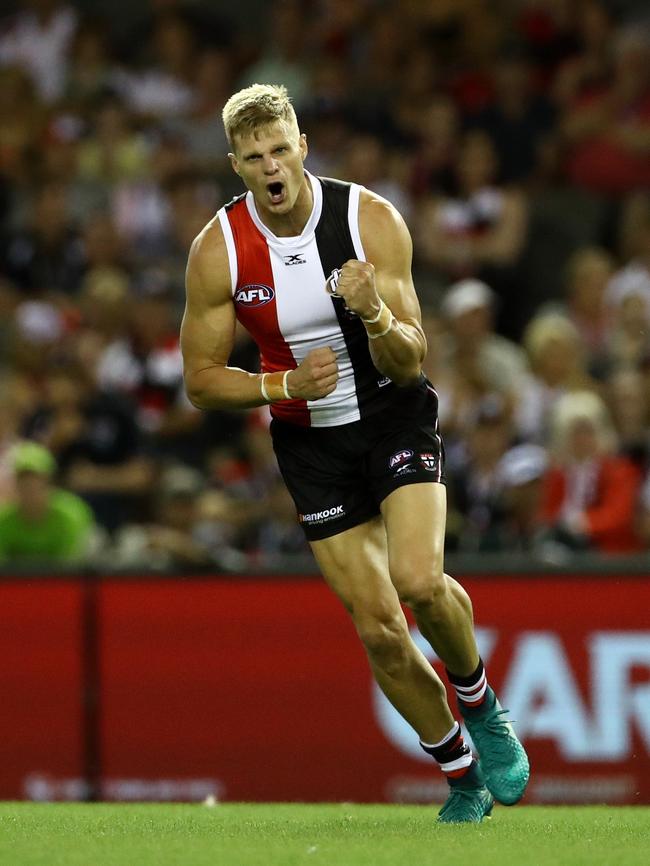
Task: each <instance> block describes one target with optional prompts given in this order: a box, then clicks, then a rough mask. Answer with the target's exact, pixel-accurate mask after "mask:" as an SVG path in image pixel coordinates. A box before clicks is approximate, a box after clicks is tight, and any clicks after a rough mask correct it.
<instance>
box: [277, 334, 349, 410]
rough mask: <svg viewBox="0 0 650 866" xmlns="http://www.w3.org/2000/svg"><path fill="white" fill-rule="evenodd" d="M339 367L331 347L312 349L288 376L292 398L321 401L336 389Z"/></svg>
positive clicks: (288, 385) (288, 386)
mask: <svg viewBox="0 0 650 866" xmlns="http://www.w3.org/2000/svg"><path fill="white" fill-rule="evenodd" d="M338 380H339V366H338V364H337V362H336V355H335V354H334V351H333V349H330V347H329V346H323V348H321V349H312V350H311V352H309V353H308V355H307V357H306V358H305V359H304V361H302V363H300V364H299V365H298V366H297V367H296V369H295V370H292V371H291V372H290V373H289V375H288V376H287V388H288V389H289V393H290V394H291V397H292V398H295V399H300V400H320V399H321V397H327V395H328V394H331V393H332V391H333V390H334V389H335V388H336V383H337V382H338Z"/></svg>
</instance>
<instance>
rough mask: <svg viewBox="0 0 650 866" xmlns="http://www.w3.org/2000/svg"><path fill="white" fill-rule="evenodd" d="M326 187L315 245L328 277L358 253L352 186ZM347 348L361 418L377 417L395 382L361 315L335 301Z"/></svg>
mask: <svg viewBox="0 0 650 866" xmlns="http://www.w3.org/2000/svg"><path fill="white" fill-rule="evenodd" d="M319 180H320V183H321V185H322V187H323V211H322V214H321V218H320V220H319V222H318V225H317V226H316V232H315V234H316V244H317V246H318V253H319V255H320V260H321V263H322V265H323V272H324V273H325V276H326V277H329V275H330V274H331V273H332V271H333V270H334V269H338V268H341V267H342V266H343V265H344V264H345V262H346V261H348V259H356V257H357V254H356V251H355V249H354V244H353V242H352V236H351V234H350V225H349V223H348V204H349V199H350V184H349V183H344V182H343V181H340V180H333V179H330V178H319ZM332 304H333V305H334V310H335V311H336V317H337V319H338V322H339V326H340V328H341V331H342V332H343V338H344V340H345V345H346V347H347V350H348V354H349V356H350V361H351V363H352V369H353V371H354V381H355V386H356V392H357V400H358V404H359V412H360V414H361V417H362V418H363V417H366V416H367V415H371V414H374V413H375V412H377V411H378V410H379V409H381V408H383V407H384V406H386V405H388V404H389V403H390V395H391V392H393V391H394V389H395V386H394V385H393V383H392V382H391V381H390V380H388V379H386V378H385V377H384V376H382V374H381V373H380V372H379V371H378V370H377V368H376V367H375V365H374V364H373V362H372V358H371V356H370V350H369V348H368V334H367V333H366V329H365V328H364V326H363V324H362V323H361V321H360V319H359V317H358V316H356V315H355V314H354V313H350V312H349V311H348V310H346V308H345V304H344V302H343V301H342V300H341V299H340V298H332Z"/></svg>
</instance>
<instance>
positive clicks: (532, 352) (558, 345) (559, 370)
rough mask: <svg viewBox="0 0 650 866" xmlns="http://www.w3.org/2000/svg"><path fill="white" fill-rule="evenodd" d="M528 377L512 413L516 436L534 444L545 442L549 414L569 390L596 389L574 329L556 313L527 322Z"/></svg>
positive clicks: (583, 350)
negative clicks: (514, 415) (515, 424)
mask: <svg viewBox="0 0 650 866" xmlns="http://www.w3.org/2000/svg"><path fill="white" fill-rule="evenodd" d="M523 343H524V348H525V349H526V352H527V353H528V359H529V361H530V366H531V372H532V375H531V376H530V378H529V379H528V381H527V382H526V383H525V387H524V388H523V389H522V391H521V395H520V400H519V403H518V406H517V411H516V422H517V428H518V431H519V434H520V435H521V436H522V438H524V439H525V440H528V441H533V442H536V443H538V444H544V443H545V442H546V438H547V435H548V433H549V428H548V424H549V419H550V412H551V410H552V409H553V407H554V405H555V403H556V401H557V400H558V399H559V398H560V397H561V396H562V395H563V394H567V393H570V392H572V391H578V390H584V389H585V388H594V389H595V388H596V383H595V382H594V381H593V380H592V379H591V377H590V376H589V373H588V371H587V366H586V355H585V349H584V345H583V343H582V340H581V339H580V334H579V333H578V331H577V329H576V328H575V326H574V325H573V324H572V323H571V322H570V321H569V319H568V318H566V317H565V316H562V315H560V314H558V313H541V314H540V315H538V316H536V317H535V318H534V319H532V321H531V322H530V323H529V325H528V327H527V328H526V331H525V333H524V338H523Z"/></svg>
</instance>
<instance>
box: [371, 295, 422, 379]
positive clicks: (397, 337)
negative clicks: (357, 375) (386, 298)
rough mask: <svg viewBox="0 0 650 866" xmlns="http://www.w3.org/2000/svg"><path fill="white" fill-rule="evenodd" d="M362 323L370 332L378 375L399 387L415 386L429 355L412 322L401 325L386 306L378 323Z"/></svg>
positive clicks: (372, 355)
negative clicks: (385, 377)
mask: <svg viewBox="0 0 650 866" xmlns="http://www.w3.org/2000/svg"><path fill="white" fill-rule="evenodd" d="M362 321H363V322H364V325H365V327H366V331H367V332H368V345H369V348H370V356H371V357H372V360H373V363H374V365H375V367H376V368H377V369H378V370H379V372H380V373H383V374H384V376H388V378H389V379H391V380H392V381H393V382H395V384H396V385H400V386H405V385H410V384H413V383H414V382H416V381H417V379H418V378H419V376H420V374H421V372H422V362H423V361H424V357H425V355H426V340H425V337H424V334H423V333H422V331H421V329H420V328H419V327H418V326H417V325H416V324H413V323H411V322H401V321H399V320H398V319H396V318H395V316H393V314H392V313H391V312H390V310H389V308H388V307H386V306H385V305H384V306H383V308H382V312H381V313H380V316H379V318H378V320H377V322H370V323H369V322H366V321H364V320H363V319H362Z"/></svg>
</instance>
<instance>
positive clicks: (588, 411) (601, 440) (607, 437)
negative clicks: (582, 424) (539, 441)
mask: <svg viewBox="0 0 650 866" xmlns="http://www.w3.org/2000/svg"><path fill="white" fill-rule="evenodd" d="M579 421H586V422H588V423H589V424H590V425H591V426H592V427H593V429H594V433H595V434H596V437H597V439H598V444H599V446H600V450H601V452H602V453H611V452H612V451H614V450H615V449H616V432H615V430H614V425H613V424H612V418H611V415H610V413H609V409H608V408H607V405H606V403H605V401H604V400H602V399H601V398H600V397H599V396H598V394H595V393H594V392H593V391H569V392H568V393H566V394H563V395H562V396H561V397H559V398H558V400H557V402H556V403H555V406H554V407H553V411H552V417H551V431H550V434H551V435H550V439H551V442H550V444H551V449H552V450H553V452H554V453H555V454H556V455H558V456H559V457H560V458H561V457H562V456H563V455H564V454H565V453H566V443H567V440H568V438H569V436H570V435H571V431H572V429H573V428H574V426H575V424H576V423H577V422H579Z"/></svg>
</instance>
